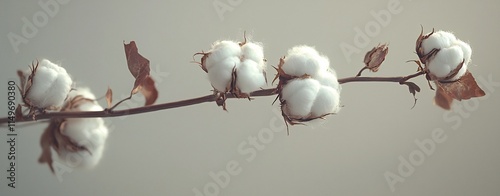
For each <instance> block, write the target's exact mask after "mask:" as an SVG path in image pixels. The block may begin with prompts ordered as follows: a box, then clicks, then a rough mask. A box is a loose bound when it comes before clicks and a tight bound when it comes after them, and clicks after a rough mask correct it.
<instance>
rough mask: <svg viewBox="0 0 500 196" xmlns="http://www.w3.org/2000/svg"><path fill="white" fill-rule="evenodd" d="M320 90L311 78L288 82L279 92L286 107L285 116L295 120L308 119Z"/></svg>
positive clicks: (319, 86) (319, 85)
mask: <svg viewBox="0 0 500 196" xmlns="http://www.w3.org/2000/svg"><path fill="white" fill-rule="evenodd" d="M320 88H321V84H320V83H319V82H318V81H317V80H314V79H312V78H306V79H300V78H297V79H294V80H292V81H290V82H288V84H287V85H285V87H283V90H282V91H281V97H282V99H283V100H285V105H286V107H285V110H284V112H285V114H287V115H288V116H289V117H290V118H295V119H306V118H309V117H310V115H311V108H312V107H313V103H314V100H315V99H316V96H317V94H318V91H319V89H320Z"/></svg>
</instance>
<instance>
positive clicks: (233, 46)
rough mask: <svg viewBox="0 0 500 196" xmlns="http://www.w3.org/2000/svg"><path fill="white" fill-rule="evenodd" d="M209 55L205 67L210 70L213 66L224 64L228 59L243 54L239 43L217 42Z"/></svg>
mask: <svg viewBox="0 0 500 196" xmlns="http://www.w3.org/2000/svg"><path fill="white" fill-rule="evenodd" d="M209 53H210V54H209V56H208V58H207V60H206V65H205V66H206V68H207V69H210V68H211V67H212V66H214V65H216V64H218V63H220V62H222V61H223V60H224V59H226V58H228V57H237V56H239V55H240V54H241V47H240V45H239V44H238V43H236V42H233V41H228V40H224V41H217V42H215V43H214V44H213V46H212V49H211V50H210V51H209Z"/></svg>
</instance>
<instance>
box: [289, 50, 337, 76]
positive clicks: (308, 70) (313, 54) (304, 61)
mask: <svg viewBox="0 0 500 196" xmlns="http://www.w3.org/2000/svg"><path fill="white" fill-rule="evenodd" d="M328 66H329V60H328V58H327V57H325V56H321V55H319V53H318V52H317V51H316V49H314V48H312V47H310V46H295V47H293V48H292V49H290V50H288V55H287V56H286V57H285V60H284V64H283V66H282V67H281V68H282V70H283V71H284V72H285V73H286V74H288V75H291V76H298V77H300V76H303V75H305V74H307V75H310V76H313V77H314V76H316V75H317V74H318V73H320V72H322V71H325V70H327V69H328Z"/></svg>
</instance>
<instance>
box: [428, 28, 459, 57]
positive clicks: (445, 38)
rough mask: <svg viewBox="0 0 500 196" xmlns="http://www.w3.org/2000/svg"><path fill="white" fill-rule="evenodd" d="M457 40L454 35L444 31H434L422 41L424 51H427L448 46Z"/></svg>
mask: <svg viewBox="0 0 500 196" xmlns="http://www.w3.org/2000/svg"><path fill="white" fill-rule="evenodd" d="M456 41H457V38H456V37H455V35H453V34H452V33H450V32H446V31H437V32H434V33H433V34H432V35H431V36H430V37H428V38H427V39H425V40H423V41H422V46H423V47H424V53H425V54H427V53H429V52H430V51H431V50H432V49H434V48H437V49H439V48H448V47H450V46H451V45H453V43H454V42H456Z"/></svg>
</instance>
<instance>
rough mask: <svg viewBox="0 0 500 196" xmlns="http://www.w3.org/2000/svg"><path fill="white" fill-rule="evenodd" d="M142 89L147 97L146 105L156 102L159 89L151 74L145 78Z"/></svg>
mask: <svg viewBox="0 0 500 196" xmlns="http://www.w3.org/2000/svg"><path fill="white" fill-rule="evenodd" d="M139 89H140V91H141V93H142V95H144V97H145V98H146V103H145V104H144V105H146V106H147V105H152V104H154V103H155V101H156V99H157V98H158V90H157V89H156V87H155V81H154V80H153V78H151V77H150V76H148V77H146V78H145V79H144V80H143V83H142V84H141V85H140V88H139Z"/></svg>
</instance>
